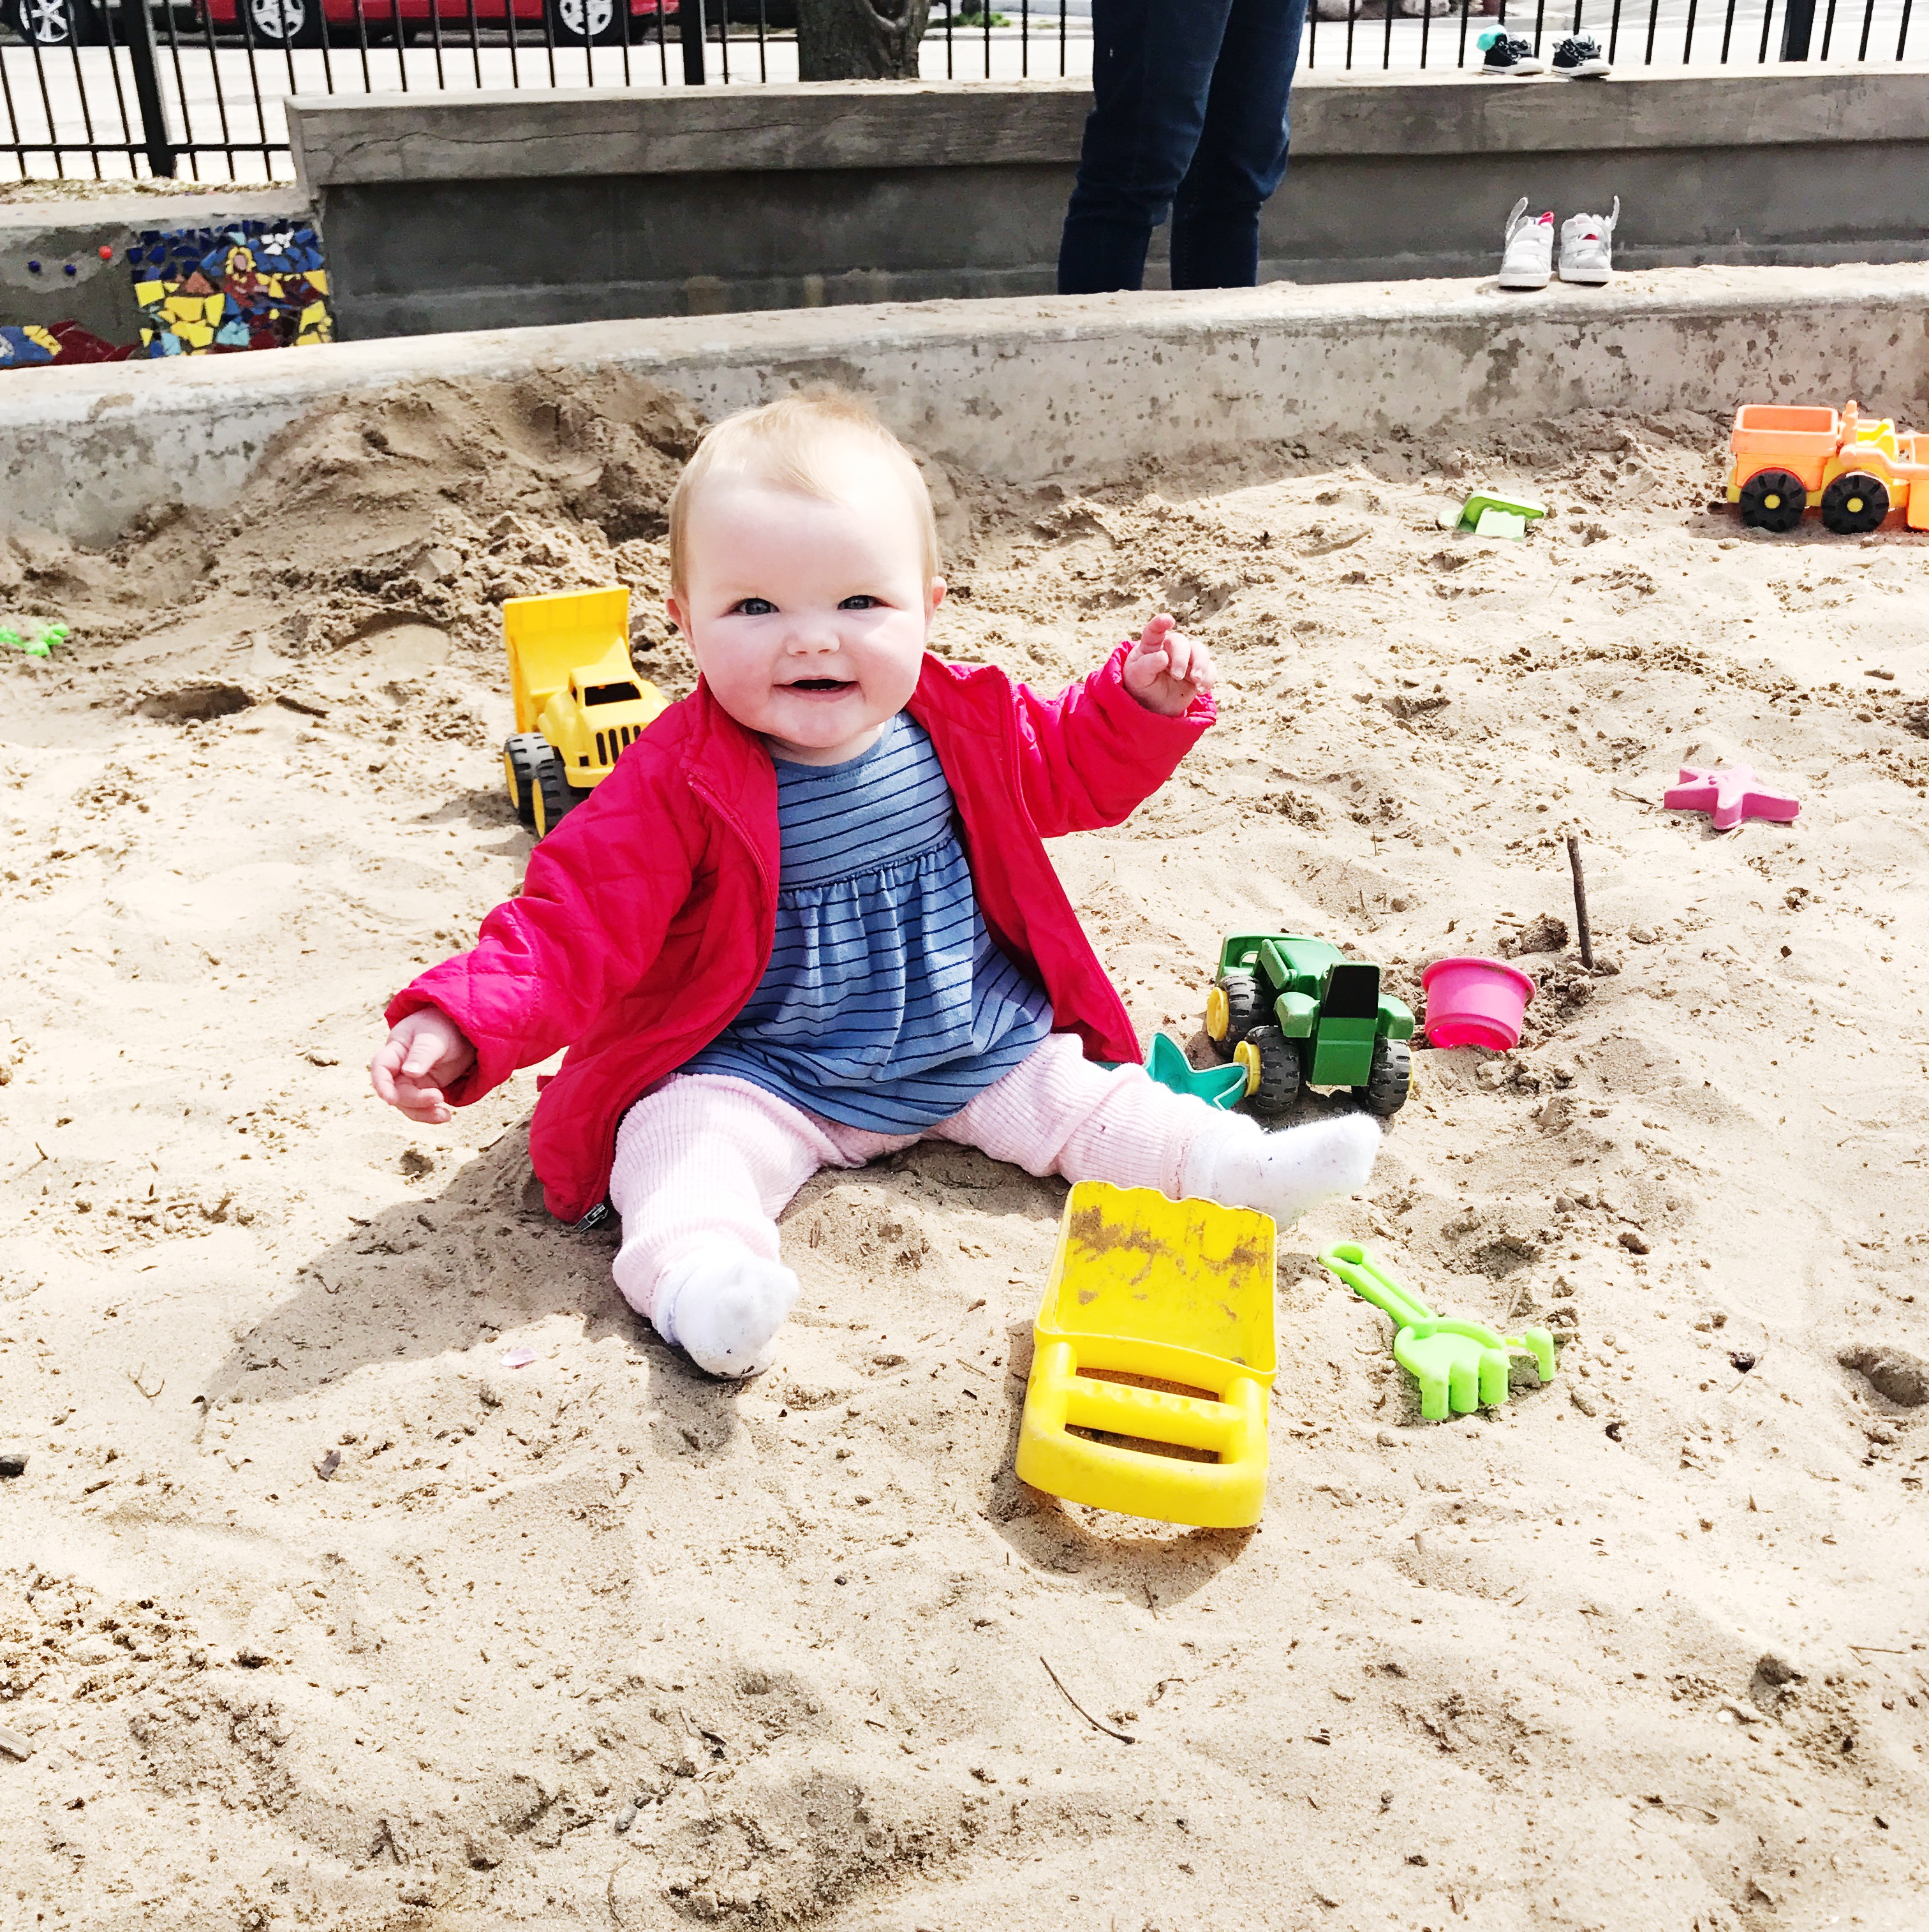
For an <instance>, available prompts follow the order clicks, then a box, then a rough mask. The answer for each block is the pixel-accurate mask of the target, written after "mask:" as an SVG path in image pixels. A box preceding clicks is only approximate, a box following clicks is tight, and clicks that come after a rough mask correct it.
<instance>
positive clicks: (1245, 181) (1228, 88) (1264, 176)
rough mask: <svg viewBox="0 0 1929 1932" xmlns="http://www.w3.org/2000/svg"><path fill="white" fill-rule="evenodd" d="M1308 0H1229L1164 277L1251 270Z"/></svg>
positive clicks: (1212, 278) (1246, 283)
mask: <svg viewBox="0 0 1929 1932" xmlns="http://www.w3.org/2000/svg"><path fill="white" fill-rule="evenodd" d="M1305 20H1306V0H1233V4H1232V10H1231V11H1230V13H1229V14H1228V15H1227V20H1226V30H1225V34H1224V37H1223V39H1222V40H1221V43H1220V48H1219V60H1218V65H1217V66H1216V67H1215V68H1214V70H1213V74H1212V89H1211V92H1210V93H1209V95H1208V97H1207V100H1206V123H1205V126H1204V127H1203V129H1202V130H1201V132H1200V137H1199V144H1198V145H1197V148H1195V149H1194V152H1193V156H1192V162H1191V166H1189V167H1188V169H1186V172H1185V180H1184V181H1182V182H1181V183H1180V184H1179V190H1178V192H1177V193H1176V194H1175V195H1174V196H1173V210H1172V285H1173V287H1174V288H1176V289H1245V288H1251V287H1252V286H1253V284H1254V283H1255V282H1256V281H1258V280H1259V266H1260V209H1261V208H1263V207H1264V206H1265V205H1266V201H1267V199H1268V198H1269V196H1271V195H1272V192H1273V190H1274V189H1275V188H1276V187H1278V186H1279V184H1280V180H1281V177H1282V176H1283V175H1284V174H1285V172H1286V131H1287V130H1286V101H1287V96H1288V94H1289V91H1290V89H1291V88H1292V74H1293V70H1294V68H1295V67H1296V66H1297V65H1298V61H1299V35H1300V29H1301V27H1303V26H1304V24H1305Z"/></svg>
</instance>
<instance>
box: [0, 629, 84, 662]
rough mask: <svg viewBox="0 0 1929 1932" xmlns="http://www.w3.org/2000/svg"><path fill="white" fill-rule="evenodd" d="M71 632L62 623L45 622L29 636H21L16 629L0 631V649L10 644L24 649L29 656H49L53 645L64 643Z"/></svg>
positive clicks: (18, 648)
mask: <svg viewBox="0 0 1929 1932" xmlns="http://www.w3.org/2000/svg"><path fill="white" fill-rule="evenodd" d="M72 635H73V633H72V632H71V631H70V630H69V629H68V628H67V626H66V625H64V624H45V625H42V626H41V627H40V629H39V630H38V631H36V632H35V633H34V635H33V636H32V637H22V635H21V634H20V633H19V631H14V630H4V631H0V649H4V648H5V647H6V646H9V645H11V646H13V649H16V650H22V651H25V652H26V654H27V655H28V657H30V658H50V657H52V655H53V652H54V646H55V645H56V644H64V643H66V642H67V639H68V638H69V637H70V636H72Z"/></svg>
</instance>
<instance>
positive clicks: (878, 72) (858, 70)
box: [797, 0, 931, 80]
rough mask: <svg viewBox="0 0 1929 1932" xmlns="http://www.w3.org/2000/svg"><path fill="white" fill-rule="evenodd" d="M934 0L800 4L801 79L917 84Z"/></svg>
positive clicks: (802, 1) (804, 0)
mask: <svg viewBox="0 0 1929 1932" xmlns="http://www.w3.org/2000/svg"><path fill="white" fill-rule="evenodd" d="M930 13H931V0H797V74H798V79H799V80H916V79H917V78H918V43H919V42H921V40H923V39H924V23H925V22H926V21H927V20H929V19H930Z"/></svg>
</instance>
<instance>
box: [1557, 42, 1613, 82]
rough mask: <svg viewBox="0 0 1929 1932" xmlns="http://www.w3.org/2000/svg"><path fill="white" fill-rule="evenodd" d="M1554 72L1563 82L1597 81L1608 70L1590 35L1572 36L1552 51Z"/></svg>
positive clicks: (1608, 66) (1599, 44)
mask: <svg viewBox="0 0 1929 1932" xmlns="http://www.w3.org/2000/svg"><path fill="white" fill-rule="evenodd" d="M1554 71H1555V72H1556V74H1559V75H1560V76H1561V77H1562V79H1563V80H1599V79H1600V78H1601V76H1602V75H1603V74H1607V73H1608V72H1610V65H1609V63H1608V62H1607V61H1606V60H1604V59H1603V58H1601V43H1600V42H1599V41H1598V40H1595V37H1594V36H1593V35H1592V34H1571V35H1570V36H1569V37H1568V38H1567V39H1566V40H1563V41H1562V43H1560V45H1559V46H1557V47H1556V49H1554Z"/></svg>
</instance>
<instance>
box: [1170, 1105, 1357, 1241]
mask: <svg viewBox="0 0 1929 1932" xmlns="http://www.w3.org/2000/svg"><path fill="white" fill-rule="evenodd" d="M1243 1126H1244V1124H1243V1123H1239V1122H1236V1121H1227V1122H1226V1123H1225V1124H1224V1127H1221V1128H1220V1129H1219V1130H1218V1131H1217V1132H1209V1133H1203V1134H1201V1135H1200V1137H1199V1139H1197V1140H1196V1141H1194V1142H1193V1144H1192V1146H1191V1150H1190V1151H1188V1154H1187V1155H1186V1157H1185V1169H1184V1170H1183V1172H1182V1174H1181V1175H1180V1181H1179V1184H1180V1187H1181V1189H1182V1191H1183V1193H1184V1194H1185V1198H1186V1199H1188V1200H1189V1201H1197V1200H1206V1201H1216V1202H1218V1203H1219V1204H1220V1205H1221V1207H1225V1208H1258V1209H1259V1210H1260V1211H1261V1212H1262V1213H1263V1214H1270V1215H1271V1216H1272V1217H1273V1219H1274V1220H1275V1221H1277V1222H1278V1223H1280V1224H1281V1226H1284V1225H1285V1223H1287V1222H1288V1221H1290V1220H1293V1219H1294V1218H1295V1217H1296V1216H1298V1215H1300V1214H1304V1212H1305V1211H1306V1210H1307V1208H1310V1207H1311V1206H1312V1205H1313V1202H1316V1201H1317V1200H1318V1199H1319V1198H1320V1197H1321V1196H1322V1195H1326V1194H1351V1193H1355V1192H1356V1191H1357V1190H1358V1189H1360V1188H1362V1187H1364V1186H1365V1185H1366V1184H1367V1179H1368V1178H1369V1177H1370V1175H1372V1173H1373V1155H1374V1154H1375V1153H1376V1151H1378V1149H1379V1127H1378V1126H1377V1125H1376V1124H1375V1123H1374V1122H1373V1121H1371V1120H1369V1119H1368V1118H1367V1116H1366V1115H1364V1114H1342V1115H1339V1116H1338V1117H1337V1118H1336V1119H1334V1120H1330V1121H1313V1123H1312V1124H1310V1125H1309V1126H1307V1127H1289V1128H1287V1129H1286V1131H1285V1132H1284V1133H1272V1134H1269V1133H1251V1132H1247V1131H1242V1128H1243Z"/></svg>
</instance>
